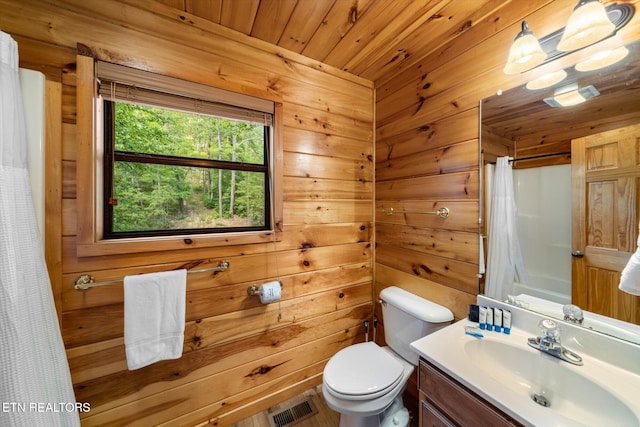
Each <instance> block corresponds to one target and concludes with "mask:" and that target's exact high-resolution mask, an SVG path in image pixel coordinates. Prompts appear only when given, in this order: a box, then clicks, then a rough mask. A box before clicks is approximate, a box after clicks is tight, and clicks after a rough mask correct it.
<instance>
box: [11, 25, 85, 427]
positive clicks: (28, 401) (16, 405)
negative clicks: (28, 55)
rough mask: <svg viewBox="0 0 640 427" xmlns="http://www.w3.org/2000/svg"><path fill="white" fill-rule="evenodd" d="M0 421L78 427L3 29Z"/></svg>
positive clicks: (28, 426)
mask: <svg viewBox="0 0 640 427" xmlns="http://www.w3.org/2000/svg"><path fill="white" fill-rule="evenodd" d="M0 404H2V407H1V409H2V413H1V414H0V426H11V427H15V426H24V427H34V426H35V427H38V426H43V427H50V426H61V427H67V426H79V425H80V422H79V418H78V412H77V409H76V405H75V397H74V394H73V387H72V384H71V376H70V374H69V365H68V363H67V359H66V355H65V351H64V345H63V343H62V337H61V335H60V329H59V327H58V319H57V317H56V312H55V306H54V302H53V295H52V293H51V285H50V282H49V276H48V273H47V269H46V266H45V261H44V254H43V252H42V248H41V246H40V237H39V233H38V227H37V224H36V216H35V210H34V207H33V201H32V199H31V190H30V187H29V175H28V172H27V166H26V137H25V125H24V113H23V110H22V98H21V94H20V86H19V81H18V47H17V44H16V42H15V41H14V40H13V39H12V38H11V37H10V36H9V35H8V34H6V33H3V32H1V31H0Z"/></svg>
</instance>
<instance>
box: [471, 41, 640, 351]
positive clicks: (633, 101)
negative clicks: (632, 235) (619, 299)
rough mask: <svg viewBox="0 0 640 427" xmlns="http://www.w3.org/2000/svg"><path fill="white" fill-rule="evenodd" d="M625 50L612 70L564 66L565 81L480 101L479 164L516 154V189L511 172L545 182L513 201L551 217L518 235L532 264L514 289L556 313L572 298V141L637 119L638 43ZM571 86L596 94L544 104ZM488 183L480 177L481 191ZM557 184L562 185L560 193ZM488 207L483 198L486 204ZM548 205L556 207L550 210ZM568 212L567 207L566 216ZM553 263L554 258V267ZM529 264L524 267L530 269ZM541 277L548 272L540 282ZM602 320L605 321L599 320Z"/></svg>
mask: <svg viewBox="0 0 640 427" xmlns="http://www.w3.org/2000/svg"><path fill="white" fill-rule="evenodd" d="M626 47H627V49H628V50H629V54H628V55H627V56H626V57H625V58H624V59H623V60H622V61H620V62H618V63H616V64H614V65H611V66H609V67H606V68H602V69H600V70H593V71H588V72H578V71H576V70H575V68H574V67H573V66H571V67H565V68H564V69H565V71H566V72H567V76H566V78H565V79H564V80H563V81H562V82H560V83H557V84H555V85H553V86H551V87H548V88H545V89H539V90H529V89H526V88H525V86H521V87H516V88H513V89H510V90H508V91H505V92H504V93H501V94H500V95H498V94H496V95H494V96H491V97H489V98H487V99H484V100H482V101H481V108H480V111H481V137H480V141H481V152H482V158H483V163H484V164H485V165H486V164H490V163H495V161H496V158H497V157H500V156H510V157H512V158H514V159H515V161H514V162H513V163H512V165H513V168H514V187H516V188H517V187H518V184H517V181H516V178H515V175H516V173H518V172H519V171H521V172H523V173H527V174H529V175H532V176H534V177H543V178H546V179H547V180H548V183H547V184H535V185H538V187H535V186H534V187H532V188H535V190H525V189H523V186H522V185H521V186H520V188H517V189H516V198H517V199H518V200H519V203H520V202H522V203H524V205H525V207H524V210H525V211H526V210H527V209H529V208H531V209H534V208H537V209H538V210H539V211H542V210H545V211H548V212H551V215H550V216H549V217H547V218H546V219H544V221H548V222H547V223H546V225H545V226H544V227H540V226H538V227H537V228H536V226H535V225H531V224H529V225H527V227H529V228H531V227H533V231H532V230H529V234H528V235H527V234H526V232H525V233H524V235H523V234H522V233H520V232H519V235H520V237H519V238H520V243H521V245H522V246H523V250H522V251H523V257H524V259H525V264H527V260H529V263H531V264H534V265H533V268H532V270H534V271H533V272H532V274H531V273H530V274H529V276H533V277H530V280H529V283H528V284H526V285H529V286H530V287H529V288H528V289H527V287H526V286H525V287H523V288H520V289H515V291H514V294H515V295H517V294H520V293H526V294H529V295H533V296H534V297H537V298H542V300H540V301H542V302H544V301H543V300H547V301H551V302H552V303H555V305H556V307H555V309H554V310H555V312H558V316H560V318H562V305H563V304H565V303H569V302H570V301H571V254H570V252H571V234H570V233H571V232H570V228H571V227H570V225H571V217H570V215H571V201H570V191H571V185H570V178H571V171H570V164H571V140H572V139H575V138H579V137H583V136H588V135H593V134H596V133H601V132H604V131H608V130H613V129H618V128H622V127H627V126H630V125H633V124H639V123H640V42H639V41H636V42H634V43H633V44H630V45H628V46H626ZM572 83H577V84H578V85H579V86H580V87H584V86H588V85H593V86H594V87H595V88H596V89H597V91H598V92H599V93H600V95H599V96H596V97H593V98H591V99H589V100H587V101H586V102H584V103H582V104H579V105H575V106H572V107H556V108H552V107H550V106H549V105H547V103H545V102H544V101H543V99H544V98H549V97H553V96H554V91H555V90H557V89H558V88H564V87H566V86H568V85H570V84H572ZM485 181H486V180H485ZM489 185H490V184H489V183H488V182H485V185H484V187H485V191H487V188H488V187H489ZM540 185H542V186H543V187H544V186H546V187H549V186H551V188H552V191H553V192H554V193H555V196H553V195H552V197H555V200H553V199H552V201H551V202H545V201H541V200H542V199H541V198H540V197H541V195H540V192H541V191H540V190H539V189H540ZM560 188H564V190H559V189H560ZM567 192H568V193H567ZM567 194H569V195H567ZM530 196H535V199H531V198H530ZM565 202H566V203H565ZM487 205H488V203H486V202H485V207H486V206H487ZM550 206H553V209H551V208H550ZM560 206H562V208H560ZM518 209H519V210H520V209H521V207H520V206H519V208H518ZM567 209H568V211H566V212H564V213H563V211H565V210H567ZM485 212H486V210H485ZM485 218H487V216H486V215H485ZM519 221H520V219H519ZM560 221H564V222H560ZM484 222H485V223H486V222H487V221H486V220H485V221H484ZM567 223H568V224H569V225H567ZM553 227H556V228H555V229H554V228H553ZM521 228H522V227H521ZM543 228H544V229H550V230H552V231H551V235H553V239H556V238H557V239H559V241H553V242H551V240H550V238H548V237H545V236H543V235H542V234H541V232H540V230H541V229H543ZM532 235H535V237H536V238H537V239H538V240H544V241H547V243H550V244H549V245H548V246H547V247H546V248H543V249H535V248H529V247H527V248H525V247H524V246H526V243H529V242H523V241H525V240H529V239H531V237H532ZM489 238H490V236H489ZM552 260H553V261H557V263H556V265H555V266H554V265H553V264H552ZM529 267H530V266H529V265H526V268H527V270H529ZM539 269H546V271H544V272H543V274H539V273H540V271H537V272H536V271H535V270H539ZM539 276H548V277H542V279H540V277H539ZM539 279H540V280H546V281H547V282H549V281H551V284H548V286H547V289H541V286H542V285H540V283H538V281H539ZM540 301H533V302H531V301H530V302H527V303H526V304H529V307H530V308H531V309H535V310H537V311H543V312H544V314H546V315H550V312H548V310H547V309H548V308H549V307H547V306H545V304H538V303H539V302H540ZM552 305H553V304H549V306H552ZM617 322H620V321H617ZM604 323H607V322H603V323H602V324H603V325H604ZM612 323H616V322H612ZM618 326H621V327H622V329H628V330H631V331H632V333H631V336H638V337H639V338H638V340H637V343H640V327H639V326H638V325H632V324H626V323H625V322H621V324H619V325H618ZM626 326H628V328H627V327H626ZM592 327H593V328H594V329H598V330H600V331H602V332H604V333H609V334H613V335H616V336H618V337H621V338H623V339H628V340H630V341H636V340H634V339H630V335H628V334H627V332H623V333H620V334H618V333H616V332H615V330H616V328H610V327H608V326H602V328H600V327H598V326H592Z"/></svg>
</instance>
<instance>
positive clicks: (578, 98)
mask: <svg viewBox="0 0 640 427" xmlns="http://www.w3.org/2000/svg"><path fill="white" fill-rule="evenodd" d="M553 98H554V99H555V100H556V102H557V103H558V104H560V105H561V106H563V107H570V106H572V105H578V104H581V103H583V102H584V101H586V100H587V99H586V98H585V97H584V96H582V95H581V94H580V92H578V91H577V90H572V91H571V92H566V93H563V94H560V95H556V96H554V97H553Z"/></svg>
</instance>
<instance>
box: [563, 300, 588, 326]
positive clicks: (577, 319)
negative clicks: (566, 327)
mask: <svg viewBox="0 0 640 427" xmlns="http://www.w3.org/2000/svg"><path fill="white" fill-rule="evenodd" d="M562 313H563V314H564V320H567V321H569V322H571V323H575V324H578V325H582V322H584V315H583V314H582V309H580V307H578V306H577V305H573V304H566V305H564V306H563V307H562Z"/></svg>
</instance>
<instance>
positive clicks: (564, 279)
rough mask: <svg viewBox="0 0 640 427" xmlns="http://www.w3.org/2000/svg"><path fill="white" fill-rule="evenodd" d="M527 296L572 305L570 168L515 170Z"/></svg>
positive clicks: (519, 286) (522, 287) (521, 287)
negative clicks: (570, 303) (526, 277)
mask: <svg viewBox="0 0 640 427" xmlns="http://www.w3.org/2000/svg"><path fill="white" fill-rule="evenodd" d="M513 180H514V191H515V193H516V203H517V206H518V238H519V240H520V245H521V250H522V256H523V257H524V262H525V269H526V270H527V275H528V283H526V284H524V283H516V284H515V285H514V287H515V289H514V292H515V294H516V295H517V294H519V293H526V294H529V295H533V296H536V297H539V298H544V299H547V300H551V301H555V302H558V303H562V304H566V303H569V302H570V301H571V253H570V252H571V165H557V166H544V167H538V168H528V169H514V171H513Z"/></svg>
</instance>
